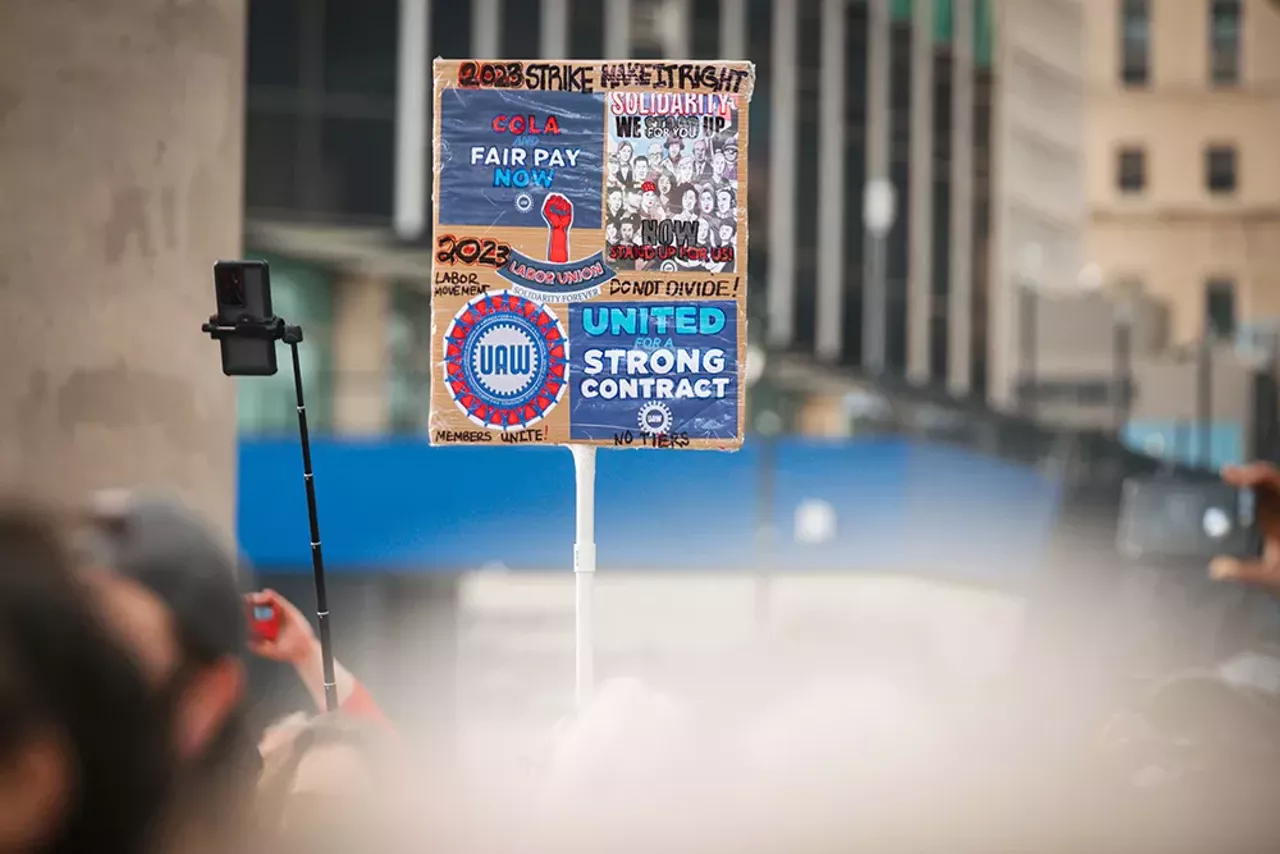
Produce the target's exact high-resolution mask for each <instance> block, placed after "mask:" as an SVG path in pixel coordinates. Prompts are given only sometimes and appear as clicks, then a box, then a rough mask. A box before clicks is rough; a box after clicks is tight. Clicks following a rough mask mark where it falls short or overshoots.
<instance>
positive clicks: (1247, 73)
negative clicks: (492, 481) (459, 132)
mask: <svg viewBox="0 0 1280 854" xmlns="http://www.w3.org/2000/svg"><path fill="white" fill-rule="evenodd" d="M1157 5H1159V4H1154V3H1152V2H1150V0H1148V2H1135V0H1017V2H1013V0H1003V2H1001V0H536V2H534V0H451V2H447V3H446V2H442V0H323V2H305V0H250V3H249V10H250V20H249V61H248V96H247V110H248V112H247V123H246V124H247V151H246V184H245V200H246V208H247V216H246V227H245V230H246V244H247V246H248V247H249V248H250V250H252V251H254V252H256V253H258V254H262V255H265V256H266V257H268V258H269V259H271V260H273V262H274V264H273V271H274V273H275V276H276V291H277V301H278V303H279V304H280V305H281V307H282V310H284V309H285V308H288V310H290V311H292V312H294V313H295V315H296V316H299V317H300V318H301V319H302V320H303V322H304V323H306V324H307V329H308V340H307V343H306V344H305V345H304V346H305V347H306V348H308V351H309V353H308V358H307V365H308V370H309V371H310V372H311V375H310V376H309V378H308V381H309V388H313V389H315V391H314V392H313V393H312V394H313V396H314V397H315V399H316V403H315V405H314V417H315V418H316V420H317V422H318V425H317V426H318V429H319V430H321V431H329V432H335V433H339V434H344V435H376V434H382V433H388V432H392V433H417V434H420V433H421V432H422V431H423V429H424V426H425V421H426V400H427V398H428V395H427V389H428V387H429V383H430V374H431V371H430V364H429V357H428V351H429V336H430V324H429V319H428V318H429V316H428V314H427V309H428V297H427V288H426V287H425V284H426V280H427V277H428V276H429V274H430V258H431V251H430V247H431V235H430V233H429V231H430V202H431V200H430V183H431V182H430V174H431V173H430V166H431V164H430V158H431V150H430V146H431V142H430V139H429V137H428V136H427V134H426V128H429V127H430V126H431V125H430V116H429V113H428V111H429V108H430V104H429V98H428V97H427V93H428V92H429V79H430V58H431V57H434V56H442V57H446V58H460V57H466V56H481V55H483V56H494V57H534V56H546V57H561V56H567V57H570V58H579V59H590V58H596V57H618V58H621V57H627V56H630V57H636V58H653V57H662V56H682V57H683V56H689V57H693V58H695V59H714V58H739V57H745V58H748V59H751V60H753V61H754V62H755V63H756V65H757V72H758V77H759V81H758V84H757V87H756V94H755V100H754V102H753V111H754V112H753V118H754V119H755V121H753V122H752V131H751V132H752V138H751V140H750V149H749V150H750V170H751V171H750V180H751V182H752V186H753V187H757V188H761V187H763V188H765V189H764V191H763V192H756V193H753V194H751V204H752V210H751V212H750V217H751V228H752V235H751V236H752V246H751V256H750V258H751V260H750V269H749V271H748V272H749V281H750V286H751V289H752V297H751V311H752V317H753V336H754V337H757V338H758V340H759V341H760V343H762V344H765V345H767V346H769V347H770V348H771V351H772V352H773V353H774V354H775V355H777V356H778V357H779V358H776V359H772V360H771V363H773V364H775V365H777V364H781V363H782V362H783V360H784V359H785V360H789V361H788V366H789V368H788V371H787V382H786V383H778V382H773V381H772V380H773V379H775V377H774V376H773V372H772V371H770V372H768V373H767V374H766V380H765V381H764V383H763V384H762V385H760V386H758V387H757V388H756V390H755V393H754V394H753V395H752V396H751V404H752V406H753V407H755V408H757V409H759V408H762V407H763V408H767V409H769V410H771V411H773V412H776V413H779V414H781V415H782V420H783V422H784V427H785V428H786V429H801V430H805V431H806V432H821V433H846V434H847V433H849V432H851V431H853V432H856V430H857V427H856V424H855V423H854V422H856V421H857V418H856V417H855V416H853V415H851V414H850V412H851V411H853V410H856V409H857V405H856V395H857V394H858V393H859V392H858V385H857V377H858V376H860V375H865V374H866V371H865V370H864V369H865V368H868V367H870V368H876V367H878V368H879V370H878V371H876V373H877V374H878V375H879V376H880V377H881V378H882V379H892V380H901V381H903V382H902V383H900V386H901V387H902V388H903V389H904V390H907V391H909V390H911V389H915V390H927V391H930V392H934V393H936V394H938V395H941V396H942V397H944V398H945V399H947V400H950V401H953V402H956V401H965V405H966V406H972V405H981V406H986V405H989V406H993V407H995V408H996V409H998V410H1005V411H1012V412H1019V413H1022V414H1025V415H1029V416H1033V417H1035V418H1038V419H1042V420H1046V421H1051V422H1055V423H1065V424H1068V425H1073V426H1085V427H1106V428H1113V427H1120V426H1121V425H1123V424H1125V423H1130V424H1131V426H1132V427H1133V429H1134V430H1135V431H1136V433H1135V436H1137V439H1136V441H1138V442H1139V444H1140V445H1143V447H1148V446H1150V447H1154V446H1155V444H1158V443H1159V442H1158V441H1157V440H1156V439H1154V438H1152V436H1154V435H1155V434H1157V433H1158V434H1160V435H1161V436H1163V437H1164V438H1162V439H1160V440H1159V441H1160V442H1165V444H1166V445H1167V444H1169V443H1171V442H1172V443H1173V444H1175V445H1176V444H1178V442H1175V441H1173V440H1172V439H1171V438H1169V436H1171V435H1173V434H1179V435H1181V433H1180V432H1179V431H1181V432H1183V433H1185V432H1186V429H1184V428H1186V425H1187V424H1191V426H1190V428H1187V429H1190V431H1191V432H1193V433H1194V432H1196V431H1197V430H1198V431H1199V432H1200V433H1203V434H1205V435H1207V434H1208V433H1209V432H1213V431H1221V430H1227V431H1228V432H1232V431H1234V434H1236V435H1237V436H1238V440H1233V442H1234V444H1235V445H1239V446H1242V447H1243V445H1244V444H1246V439H1247V435H1246V434H1247V433H1248V428H1247V422H1248V421H1249V419H1250V417H1251V416H1250V414H1249V413H1250V410H1251V409H1252V408H1256V406H1255V401H1254V395H1253V372H1254V370H1255V368H1256V365H1255V364H1252V362H1251V361H1250V359H1241V358H1239V356H1238V354H1237V353H1236V352H1235V351H1234V349H1233V347H1232V346H1231V345H1230V344H1229V343H1220V344H1219V345H1218V346H1217V348H1216V349H1215V352H1214V359H1213V364H1212V366H1211V367H1210V368H1209V370H1208V375H1210V376H1211V377H1212V378H1213V382H1212V385H1213V386H1214V389H1213V391H1212V393H1211V394H1209V395H1207V397H1208V414H1207V415H1206V404H1205V399H1206V395H1204V394H1202V393H1200V391H1199V390H1198V385H1197V382H1196V378H1197V376H1200V375H1204V371H1203V370H1202V366H1201V365H1200V364H1199V363H1198V361H1197V360H1196V359H1195V358H1187V354H1180V353H1171V348H1175V347H1177V346H1180V345H1187V344H1192V343H1194V342H1195V341H1197V340H1198V339H1199V338H1200V337H1201V336H1200V334H1199V332H1200V331H1201V329H1202V324H1203V322H1204V319H1205V318H1206V317H1208V316H1209V315H1212V316H1213V317H1214V318H1215V320H1214V326H1213V328H1214V330H1215V331H1216V332H1218V333H1219V335H1220V337H1223V338H1226V337H1229V336H1231V335H1233V334H1236V333H1239V332H1240V331H1241V330H1247V329H1248V328H1249V327H1248V326H1247V324H1248V323H1249V322H1251V321H1253V320H1255V319H1258V318H1265V317H1267V316H1269V315H1270V314H1271V313H1273V311H1274V309H1273V307H1272V303H1273V302H1275V301H1277V300H1280V297H1276V296H1274V295H1273V294H1271V292H1270V290H1274V289H1270V290H1269V283H1268V276H1269V275H1274V270H1275V261H1274V260H1271V261H1269V260H1268V259H1269V258H1271V259H1275V258H1277V256H1276V253H1277V252H1280V250H1275V249H1274V248H1268V246H1269V245H1270V244H1269V243H1268V242H1267V241H1266V240H1264V239H1263V238H1264V237H1266V236H1267V235H1268V233H1269V231H1268V229H1272V228H1275V225H1274V224H1273V223H1272V222H1271V218H1269V214H1268V211H1269V210H1270V208H1269V207H1268V205H1269V204H1272V202H1274V200H1275V199H1276V198H1280V193H1278V192H1277V191H1278V190H1280V167H1278V166H1276V165H1275V164H1274V163H1272V160H1273V159H1274V158H1269V157H1268V156H1267V154H1266V150H1267V149H1266V141H1267V138H1268V130H1269V129H1270V128H1271V127H1272V126H1273V125H1274V124H1275V122H1276V121H1277V118H1276V115H1277V111H1276V110H1275V108H1274V106H1273V104H1274V99H1273V98H1272V95H1271V94H1270V93H1269V89H1268V88H1267V87H1268V83H1267V81H1268V80H1270V78H1271V77H1273V76H1275V75H1274V73H1273V72H1272V71H1271V70H1269V69H1271V68H1272V66H1277V63H1280V60H1276V59H1272V58H1269V54H1268V52H1267V51H1266V50H1265V49H1264V48H1263V45H1266V44H1270V43H1271V42H1272V41H1274V36H1275V35H1280V12H1277V10H1276V9H1275V8H1274V6H1273V5H1272V4H1268V3H1264V2H1263V0H1243V2H1238V3H1230V2H1217V0H1214V2H1209V3H1207V4H1204V5H1205V9H1204V10H1202V11H1203V14H1199V13H1197V14H1195V15H1189V14H1188V15H1182V16H1181V17H1178V16H1175V15H1173V14H1171V13H1170V12H1169V11H1167V10H1163V9H1161V10H1156V9H1155V8H1154V7H1155V6H1157ZM1197 8H1198V7H1197ZM1233 9H1234V10H1235V12H1234V14H1235V17H1234V18H1233V17H1232V14H1233V13H1232V10H1233ZM1144 16H1145V17H1144ZM1233 21H1234V24H1233V23H1232V22H1233ZM1255 25H1256V26H1255ZM1233 27H1234V29H1233ZM1233 33H1234V35H1233ZM1193 43H1194V45H1193ZM1143 45H1146V46H1145V47H1143ZM1233 45H1234V48H1233V47H1232V46H1233ZM1193 48H1194V49H1193ZM1232 50H1234V51H1235V53H1234V54H1232V53H1231V51H1232ZM1232 55H1234V56H1235V60H1234V62H1235V64H1234V65H1232V61H1231V60H1230V56H1232ZM1144 57H1145V58H1144ZM1143 62H1145V63H1146V64H1145V65H1142V63H1143ZM1140 66H1141V67H1142V68H1145V69H1146V71H1144V72H1141V73H1143V74H1145V75H1146V76H1145V77H1144V78H1143V80H1144V81H1145V82H1143V83H1140V84H1139V83H1136V82H1132V81H1133V80H1135V79H1136V76H1135V75H1138V74H1139V70H1138V69H1139V67H1140ZM1232 69H1234V71H1233V70H1232ZM1233 74H1234V77H1232V75H1233ZM1229 79H1234V80H1235V82H1234V83H1230V82H1228V80H1229ZM1126 80H1129V81H1130V82H1126ZM1179 122H1182V123H1184V124H1178V123H1179ZM1224 152H1235V153H1234V155H1228V154H1225V153H1224ZM1251 152H1252V153H1251ZM1230 164H1233V165H1234V171H1232V172H1231V176H1232V177H1231V180H1233V181H1234V182H1235V183H1234V184H1232V186H1234V187H1236V189H1234V190H1230V191H1228V190H1214V189H1211V188H1210V187H1209V183H1210V182H1219V183H1220V182H1225V181H1228V176H1227V171H1228V169H1227V167H1228V165H1230ZM1135 169H1136V170H1137V171H1136V172H1135ZM1121 171H1123V172H1124V175H1123V176H1121V174H1120V173H1121ZM1210 173H1212V174H1210ZM1135 174H1137V175H1140V178H1141V180H1140V181H1139V184H1140V186H1139V187H1138V188H1137V189H1134V188H1133V184H1134V181H1135V180H1138V179H1136V178H1135ZM877 180H879V181H882V182H886V183H887V184H888V186H890V187H892V189H893V196H894V199H895V202H896V204H895V205H894V208H895V216H894V217H893V218H892V221H891V222H890V223H888V227H887V228H886V229H885V231H884V233H883V238H882V242H881V243H880V244H879V245H878V247H877V244H876V241H875V240H874V239H873V238H872V236H871V235H869V233H868V228H867V227H868V226H869V225H871V224H872V223H871V222H869V221H867V220H865V218H864V210H863V207H864V205H863V194H864V188H865V186H866V185H867V184H868V183H869V182H875V181H877ZM1122 182H1123V184H1124V187H1121V186H1120V184H1121V183H1122ZM1272 185H1276V186H1272ZM1214 186H1218V183H1214ZM1269 200H1270V201H1269ZM877 248H878V249H879V250H880V252H879V254H877V253H876V252H873V251H868V250H875V249H877ZM874 257H882V258H883V264H882V265H881V267H880V268H879V270H878V271H877V270H876V269H875V267H874V266H873V265H870V264H869V263H868V262H869V261H870V260H872V259H873V258H874ZM1086 279H1089V280H1090V281H1086ZM876 282H882V283H883V284H882V286H881V287H879V288H877V287H875V283H876ZM868 283H870V284H868ZM1081 285H1086V286H1091V285H1097V287H1094V288H1093V289H1092V290H1090V291H1089V292H1088V293H1081V292H1080V286H1081ZM875 293H882V294H883V301H882V303H881V305H883V308H882V309H881V308H875V307H874V306H875V303H874V302H873V301H869V297H871V296H873V295H874V294H875ZM1118 295H1122V296H1123V299H1120V298H1118ZM866 306H872V311H873V312H880V314H878V315H877V314H871V315H868V314H867V313H865V312H864V307H866ZM877 317H878V318H879V319H878V320H876V322H869V320H871V319H874V318H877ZM868 330H871V331H872V332H874V331H875V330H879V332H878V335H875V336H873V337H874V338H878V340H869V338H868V334H867V332H868ZM757 333H758V334H757ZM1250 340H1252V339H1250ZM1175 357H1176V358H1175ZM1250 358H1251V359H1253V360H1254V361H1256V357H1254V356H1251V357H1250ZM868 359H872V360H873V362H874V364H873V363H872V362H868ZM797 364H799V365H800V366H801V368H803V369H800V370H796V369H794V368H795V366H796V365H797ZM805 365H808V366H810V367H809V368H805V367H804V366H805ZM810 368H811V369H810ZM835 377H843V379H842V380H840V381H836V380H835V379H833V378H835ZM291 394H292V390H291V386H290V384H289V379H288V378H287V377H278V378H275V379H269V380H249V381H245V382H244V383H243V384H242V386H241V391H240V398H241V400H240V403H241V407H240V412H241V416H240V418H241V426H242V429H243V430H245V431H247V432H250V433H274V432H287V431H288V430H290V429H291V418H292V415H291V413H292V407H291V405H289V404H288V403H287V402H286V401H287V399H288V397H289V395H291ZM282 402H284V405H283V406H282V405H281V403H282ZM1209 422H1213V423H1209ZM1218 422H1222V423H1221V424H1219V423H1218ZM1197 424H1199V425H1200V426H1196V425H1197ZM1206 424H1208V426H1204V425H1206ZM1232 425H1234V426H1232ZM1166 433H1167V434H1169V436H1166V435H1165V434H1166ZM1144 437H1145V438H1144ZM1179 441H1180V440H1179ZM1201 444H1203V442H1202V441H1201V440H1199V439H1195V440H1192V441H1190V446H1196V447H1198V446H1199V445H1201ZM1228 444H1229V445H1230V444H1232V443H1231V442H1228Z"/></svg>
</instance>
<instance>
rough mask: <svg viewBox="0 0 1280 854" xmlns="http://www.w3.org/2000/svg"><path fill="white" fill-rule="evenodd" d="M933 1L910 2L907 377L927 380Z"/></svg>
mask: <svg viewBox="0 0 1280 854" xmlns="http://www.w3.org/2000/svg"><path fill="white" fill-rule="evenodd" d="M933 4H934V0H915V2H914V3H913V4H912V6H911V153H910V158H911V160H910V168H909V170H908V176H909V177H908V181H907V183H908V189H907V192H909V193H910V194H911V203H910V205H909V206H908V207H909V208H910V222H908V224H907V229H908V231H907V247H908V256H907V376H908V378H910V379H911V381H912V382H915V383H919V384H921V385H925V384H927V383H928V382H929V379H930V376H929V374H930V366H931V365H932V356H933V353H932V344H933V341H932V335H931V334H930V333H931V331H932V330H931V327H932V325H933V324H932V321H933V148H934V146H933V134H934V127H933V88H934V79H933Z"/></svg>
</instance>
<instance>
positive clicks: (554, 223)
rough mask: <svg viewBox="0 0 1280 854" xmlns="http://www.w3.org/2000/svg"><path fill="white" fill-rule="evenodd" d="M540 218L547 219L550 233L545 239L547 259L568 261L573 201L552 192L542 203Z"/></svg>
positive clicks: (559, 262)
mask: <svg viewBox="0 0 1280 854" xmlns="http://www.w3.org/2000/svg"><path fill="white" fill-rule="evenodd" d="M542 218H543V219H545V220H546V221H547V228H548V229H550V231H551V235H550V237H548V239H547V260H548V261H550V262H552V263H553V264H566V263H568V261H569V228H570V226H572V225H573V202H571V201H569V200H568V199H567V198H565V197H564V196H562V195H560V194H559V193H552V194H551V195H549V196H547V200H546V201H545V202H543V203H542Z"/></svg>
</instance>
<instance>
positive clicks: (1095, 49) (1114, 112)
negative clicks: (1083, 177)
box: [1086, 0, 1280, 343]
mask: <svg viewBox="0 0 1280 854" xmlns="http://www.w3.org/2000/svg"><path fill="white" fill-rule="evenodd" d="M1086 5H1087V9H1088V18H1087V21H1088V28H1089V40H1088V51H1089V62H1088V63H1087V67H1088V68H1089V74H1090V77H1089V90H1088V91H1089V100H1088V111H1087V115H1088V122H1087V125H1086V127H1087V143H1086V144H1087V152H1088V194H1089V202H1090V207H1091V212H1092V216H1091V229H1090V233H1089V237H1088V253H1089V257H1090V258H1091V259H1092V260H1093V261H1095V262H1096V263H1098V264H1099V265H1100V266H1101V267H1102V268H1103V271H1104V273H1105V275H1106V277H1107V278H1108V279H1110V280H1113V281H1114V280H1124V279H1138V280H1140V281H1142V282H1143V283H1144V285H1145V286H1146V289H1147V291H1148V292H1149V293H1150V294H1152V295H1153V296H1156V297H1158V298H1161V299H1163V300H1166V301H1167V303H1168V305H1169V307H1170V314H1171V322H1172V336H1173V339H1174V341H1175V342H1180V343H1186V342H1189V341H1191V340H1194V339H1196V338H1198V337H1199V336H1200V333H1201V331H1202V329H1203V324H1204V287H1205V283H1206V281H1207V280H1208V279H1209V278H1211V277H1218V276H1225V277H1228V278H1231V279H1234V280H1235V282H1236V287H1237V305H1238V312H1239V317H1240V319H1241V321H1242V322H1249V321H1251V320H1258V319H1266V318H1276V317H1280V240H1278V239H1277V238H1280V158H1277V157H1276V156H1275V140H1276V139H1277V138H1280V98H1277V96H1276V91H1275V84H1276V81H1278V80H1280V50H1277V49H1276V48H1277V46H1278V45H1280V9H1278V8H1277V6H1276V5H1275V4H1274V3H1269V2H1265V0H1245V2H1244V19H1243V24H1244V25H1243V32H1242V73H1243V82H1242V84H1241V85H1240V86H1239V87H1236V88H1235V89H1213V88H1211V87H1210V85H1209V76H1208V62H1209V38H1208V31H1207V27H1208V22H1209V16H1208V11H1207V5H1206V4H1188V7H1187V9H1186V10H1182V8H1181V7H1180V6H1179V7H1177V12H1178V13H1177V14H1173V12H1174V11H1175V9H1174V8H1173V7H1171V6H1170V5H1169V4H1162V3H1153V4H1152V24H1151V27H1152V29H1151V56H1152V77H1151V84H1150V85H1149V86H1148V87H1145V88H1141V89H1132V90H1129V89H1122V88H1120V87H1119V86H1118V82H1119V78H1118V69H1119V64H1120V53H1119V52H1120V34H1119V29H1118V28H1119V22H1120V18H1119V12H1118V7H1119V3H1118V2H1117V0H1091V2H1089V3H1087V4H1086ZM1214 143H1230V144H1232V145H1234V146H1236V148H1237V150H1238V152H1239V153H1238V158H1239V159H1238V191H1237V192H1236V193H1235V194H1234V195H1232V196H1228V197H1214V196H1211V195H1210V194H1209V193H1208V192H1207V191H1206V190H1205V187H1204V149H1205V147H1206V146H1207V145H1209V144H1214ZM1125 145H1138V146H1142V147H1144V148H1145V149H1146V151H1147V187H1146V189H1145V190H1144V191H1143V192H1142V193H1140V194H1136V195H1133V196H1127V195H1123V194H1121V193H1119V191H1118V190H1117V188H1116V183H1115V177H1116V175H1115V173H1116V150H1117V148H1119V147H1120V146H1125Z"/></svg>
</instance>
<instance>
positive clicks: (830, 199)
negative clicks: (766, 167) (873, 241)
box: [815, 0, 849, 362]
mask: <svg viewBox="0 0 1280 854" xmlns="http://www.w3.org/2000/svg"><path fill="white" fill-rule="evenodd" d="M848 7H849V4H848V2H847V0H822V12H821V15H822V40H821V51H820V54H821V55H820V57H819V63H820V66H819V69H820V70H819V72H818V73H819V78H818V79H819V83H818V168H819V170H820V172H819V174H821V175H822V180H821V181H820V182H819V183H818V281H817V288H816V290H817V318H816V323H815V327H816V335H815V338H816V339H817V340H816V342H815V344H816V346H815V350H816V351H817V356H818V358H819V359H822V360H823V361H828V362H836V361H839V360H840V357H842V356H843V355H844V295H845V291H844V289H845V281H844V271H845V269H846V268H847V267H848V264H847V263H846V261H845V253H844V242H845V237H844V197H845V186H844V160H845V86H844V81H845V76H846V73H845V55H844V54H845V45H844V31H845V26H844V25H845V16H846V15H847V14H848Z"/></svg>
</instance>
